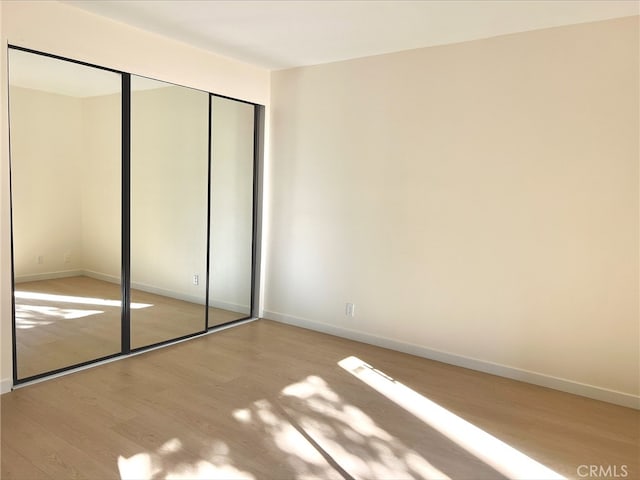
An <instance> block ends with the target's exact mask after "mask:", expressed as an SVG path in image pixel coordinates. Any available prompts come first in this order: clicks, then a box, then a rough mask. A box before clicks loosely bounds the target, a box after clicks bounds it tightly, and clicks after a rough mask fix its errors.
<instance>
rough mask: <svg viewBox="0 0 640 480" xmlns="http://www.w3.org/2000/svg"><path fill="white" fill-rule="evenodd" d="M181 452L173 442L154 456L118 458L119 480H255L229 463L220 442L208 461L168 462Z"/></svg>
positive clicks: (142, 454)
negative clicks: (175, 463)
mask: <svg viewBox="0 0 640 480" xmlns="http://www.w3.org/2000/svg"><path fill="white" fill-rule="evenodd" d="M182 449H183V445H182V442H180V440H179V439H177V438H173V439H171V440H169V441H167V442H165V443H164V444H163V445H162V446H160V448H158V450H157V451H156V452H154V453H138V454H136V455H132V456H131V457H128V458H127V457H124V456H122V455H120V456H119V457H118V471H119V472H120V478H121V479H122V480H141V479H150V478H163V479H167V480H194V479H202V480H205V479H206V480H209V479H211V480H214V479H238V480H255V477H254V476H253V475H251V474H250V473H248V472H243V471H241V470H238V469H237V468H235V467H234V466H233V465H231V464H229V463H228V459H227V454H228V453H229V447H228V446H227V445H226V444H225V443H224V442H221V441H219V440H216V441H214V442H213V444H212V448H211V451H212V454H211V455H210V457H211V458H208V459H207V460H204V459H202V460H198V461H196V462H193V463H189V464H180V463H178V464H177V465H174V464H172V462H171V461H170V460H168V459H169V458H171V456H172V455H174V454H179V452H180V451H181V450H182Z"/></svg>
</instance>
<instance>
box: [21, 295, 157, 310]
mask: <svg viewBox="0 0 640 480" xmlns="http://www.w3.org/2000/svg"><path fill="white" fill-rule="evenodd" d="M15 297H16V298H20V299H22V300H37V301H42V302H65V303H82V304H85V305H100V306H103V307H120V306H121V305H122V302H121V301H120V300H109V299H106V298H93V297H76V296H72V295H55V294H52V293H39V292H26V291H22V290H17V291H16V292H15ZM130 306H131V308H133V309H139V308H147V307H153V305H152V304H150V303H136V302H131V305H130Z"/></svg>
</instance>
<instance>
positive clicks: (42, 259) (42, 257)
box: [36, 255, 44, 265]
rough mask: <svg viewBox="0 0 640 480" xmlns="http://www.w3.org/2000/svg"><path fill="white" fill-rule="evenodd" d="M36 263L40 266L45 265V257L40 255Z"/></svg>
mask: <svg viewBox="0 0 640 480" xmlns="http://www.w3.org/2000/svg"><path fill="white" fill-rule="evenodd" d="M36 261H37V262H38V264H39V265H42V264H43V263H44V255H38V256H37V257H36Z"/></svg>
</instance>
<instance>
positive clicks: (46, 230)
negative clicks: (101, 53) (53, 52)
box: [9, 49, 121, 379]
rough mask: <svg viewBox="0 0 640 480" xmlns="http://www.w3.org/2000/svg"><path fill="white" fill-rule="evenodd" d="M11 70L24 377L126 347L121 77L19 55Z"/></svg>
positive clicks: (14, 53)
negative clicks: (123, 327) (122, 338)
mask: <svg viewBox="0 0 640 480" xmlns="http://www.w3.org/2000/svg"><path fill="white" fill-rule="evenodd" d="M9 68H10V69H9V102H10V105H9V108H10V128H11V130H10V133H11V145H10V148H11V189H12V190H11V191H12V222H13V253H14V263H13V265H14V282H15V340H16V358H17V378H18V379H20V378H25V377H30V376H33V375H38V374H41V373H43V372H48V371H52V370H56V369H60V368H64V367H68V366H70V365H76V364H80V363H83V362H87V361H90V360H93V359H96V358H101V357H105V356H108V355H112V354H116V353H118V352H120V350H121V348H120V306H119V301H120V286H119V282H120V237H121V234H120V197H121V193H120V192H121V189H120V178H121V159H120V146H121V138H120V137H121V96H120V90H121V75H120V74H119V73H114V72H111V71H106V70H101V69H98V68H93V67H89V66H84V65H79V64H76V63H72V62H66V61H62V60H58V59H54V58H49V57H46V56H42V55H36V54H32V53H29V52H23V51H19V50H14V49H10V50H9ZM88 326H90V328H87V327H88Z"/></svg>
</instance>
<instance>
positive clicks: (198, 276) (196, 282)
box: [193, 273, 200, 285]
mask: <svg viewBox="0 0 640 480" xmlns="http://www.w3.org/2000/svg"><path fill="white" fill-rule="evenodd" d="M199 283H200V275H198V274H197V273H195V274H194V275H193V284H194V285H198V284H199Z"/></svg>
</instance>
